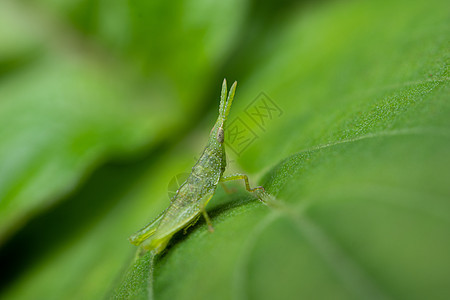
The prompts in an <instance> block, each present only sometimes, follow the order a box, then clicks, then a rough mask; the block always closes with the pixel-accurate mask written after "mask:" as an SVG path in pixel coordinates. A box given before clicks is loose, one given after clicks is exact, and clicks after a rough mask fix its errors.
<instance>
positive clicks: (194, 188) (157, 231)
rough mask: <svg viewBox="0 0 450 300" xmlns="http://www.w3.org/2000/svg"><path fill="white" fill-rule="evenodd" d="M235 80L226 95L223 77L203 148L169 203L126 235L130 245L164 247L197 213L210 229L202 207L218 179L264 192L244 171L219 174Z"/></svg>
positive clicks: (156, 249)
mask: <svg viewBox="0 0 450 300" xmlns="http://www.w3.org/2000/svg"><path fill="white" fill-rule="evenodd" d="M236 84H237V82H234V83H233V85H232V86H231V88H230V92H229V93H228V98H227V82H226V80H225V79H224V81H223V84H222V92H221V94H220V106H219V117H218V118H217V121H216V124H215V125H214V127H213V128H212V130H211V132H210V134H209V139H208V144H207V145H206V147H205V150H203V153H202V155H201V156H200V158H199V159H198V161H197V163H196V164H195V165H194V167H193V168H192V172H191V174H190V175H189V177H188V178H187V179H186V181H185V182H184V183H183V184H182V185H181V186H180V188H179V189H178V191H177V193H176V194H175V196H174V197H173V198H172V200H171V204H170V206H169V207H168V208H167V209H166V210H164V211H163V212H162V213H161V214H160V215H159V216H158V217H157V218H156V219H155V220H153V221H152V222H150V223H149V224H148V225H147V226H145V227H144V228H142V229H141V230H139V231H138V232H136V233H135V234H133V235H132V236H131V237H130V238H129V239H130V242H131V243H132V244H133V245H136V246H139V245H141V247H142V248H143V249H144V250H147V251H153V252H154V253H155V254H158V253H160V252H161V251H162V250H164V248H165V247H166V245H167V243H168V242H169V240H170V239H171V238H172V236H173V235H174V234H175V233H176V232H178V231H179V230H181V229H182V228H185V227H187V226H188V225H192V224H193V223H195V222H196V221H197V220H198V218H199V217H200V214H202V215H203V217H204V218H205V220H206V223H207V225H208V229H209V231H210V232H213V231H214V229H213V226H212V224H211V220H210V218H209V216H208V214H207V213H206V210H205V207H206V205H207V204H208V202H209V200H210V199H211V197H212V196H213V195H214V193H215V191H216V188H217V185H218V184H219V183H222V182H225V181H230V180H238V179H243V180H244V182H245V187H246V189H247V191H249V192H255V191H257V190H262V191H263V192H264V188H263V187H256V188H253V189H252V188H250V185H249V182H248V177H247V176H246V175H243V174H235V175H231V176H223V173H224V171H225V167H226V156H225V146H224V144H223V143H224V139H225V136H224V133H225V123H226V120H227V117H228V114H229V112H230V108H231V104H232V103H233V98H234V93H235V91H236Z"/></svg>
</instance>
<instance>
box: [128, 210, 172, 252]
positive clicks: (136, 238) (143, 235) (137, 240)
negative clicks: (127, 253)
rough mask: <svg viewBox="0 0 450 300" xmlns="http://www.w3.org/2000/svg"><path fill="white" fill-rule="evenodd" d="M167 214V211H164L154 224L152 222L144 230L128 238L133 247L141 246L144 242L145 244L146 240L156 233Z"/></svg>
mask: <svg viewBox="0 0 450 300" xmlns="http://www.w3.org/2000/svg"><path fill="white" fill-rule="evenodd" d="M165 213H166V210H165V211H163V212H162V213H161V214H160V215H159V216H158V217H156V219H154V220H153V221H152V222H150V223H149V224H148V225H146V226H145V227H144V228H142V229H141V230H139V231H137V232H136V233H134V234H133V235H131V236H130V237H129V238H128V239H129V240H130V243H132V244H133V245H136V246H139V245H140V244H142V242H144V241H145V240H146V239H148V238H149V237H151V236H152V235H153V234H154V233H155V232H156V229H157V228H158V225H159V222H160V221H161V219H162V218H163V216H164V215H165Z"/></svg>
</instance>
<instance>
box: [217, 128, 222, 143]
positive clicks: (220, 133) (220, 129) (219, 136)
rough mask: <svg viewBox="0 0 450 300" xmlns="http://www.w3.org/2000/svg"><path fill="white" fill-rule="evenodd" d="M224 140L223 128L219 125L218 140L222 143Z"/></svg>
mask: <svg viewBox="0 0 450 300" xmlns="http://www.w3.org/2000/svg"><path fill="white" fill-rule="evenodd" d="M223 140H224V136H223V128H222V127H219V129H218V130H217V141H218V142H219V143H221V144H222V143H223Z"/></svg>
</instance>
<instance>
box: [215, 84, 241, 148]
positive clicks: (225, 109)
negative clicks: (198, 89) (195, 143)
mask: <svg viewBox="0 0 450 300" xmlns="http://www.w3.org/2000/svg"><path fill="white" fill-rule="evenodd" d="M236 85H237V82H236V81H235V82H234V83H233V85H232V86H231V88H230V92H229V93H228V97H227V80H226V79H224V80H223V83H222V92H221V93H220V106H219V119H218V120H217V123H219V126H218V128H217V141H218V142H219V143H221V144H222V143H223V141H224V124H225V122H226V120H227V117H228V114H229V113H230V108H231V104H232V103H233V99H234V93H235V91H236ZM216 125H217V124H216Z"/></svg>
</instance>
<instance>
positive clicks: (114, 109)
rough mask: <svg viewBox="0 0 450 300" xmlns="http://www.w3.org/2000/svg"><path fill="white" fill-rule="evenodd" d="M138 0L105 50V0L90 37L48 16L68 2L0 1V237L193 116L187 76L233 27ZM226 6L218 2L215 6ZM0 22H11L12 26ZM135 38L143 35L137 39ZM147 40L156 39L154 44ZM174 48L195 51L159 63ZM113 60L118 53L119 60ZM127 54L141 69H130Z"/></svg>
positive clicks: (191, 77)
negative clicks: (112, 161) (104, 166)
mask: <svg viewBox="0 0 450 300" xmlns="http://www.w3.org/2000/svg"><path fill="white" fill-rule="evenodd" d="M44 2H45V1H44ZM144 2H145V1H141V2H134V3H133V5H136V6H137V7H134V6H133V5H132V6H133V7H130V8H128V9H127V10H126V11H127V12H128V13H130V14H132V11H134V10H136V11H135V13H137V14H139V16H138V17H134V18H132V16H129V18H131V19H130V20H134V21H136V22H138V24H135V25H133V26H132V27H131V28H128V29H127V30H128V31H130V32H128V31H127V34H131V35H132V36H133V40H131V41H123V45H120V47H119V46H117V47H113V48H112V49H111V50H110V51H107V50H106V47H110V46H111V45H109V44H108V42H107V41H104V39H106V38H107V36H106V37H105V35H107V33H105V30H106V29H104V30H103V29H102V28H103V27H102V26H103V25H102V24H103V23H102V22H103V21H104V22H111V21H113V22H115V21H116V19H115V14H114V13H113V12H111V10H114V9H115V11H117V9H120V8H114V6H110V9H107V10H99V11H97V13H99V15H95V16H92V18H94V17H95V18H97V19H96V20H95V22H94V21H92V22H91V23H92V24H98V23H99V22H100V23H99V24H100V25H99V28H97V27H96V26H94V28H91V29H90V30H91V31H92V32H91V33H92V34H97V38H98V39H99V40H98V41H95V38H92V39H89V38H88V37H86V36H84V35H82V34H80V32H78V31H76V30H73V28H71V26H68V24H64V22H63V21H62V19H59V18H58V17H57V16H58V14H62V13H65V12H70V11H72V9H75V8H74V7H71V6H70V5H74V3H72V4H70V5H69V7H60V6H59V5H62V4H63V3H62V2H61V3H57V2H51V3H41V2H40V1H36V3H34V4H28V3H27V4H26V5H25V4H23V3H20V2H17V3H15V2H10V1H5V2H2V3H1V4H0V11H1V15H2V16H4V18H2V19H1V21H0V22H1V24H2V26H0V27H1V28H2V30H1V31H0V41H1V42H0V67H1V69H0V76H2V75H3V76H4V80H2V81H0V95H1V100H2V101H1V103H0V136H1V141H0V158H1V159H2V165H1V167H0V199H1V202H0V243H2V242H3V241H4V240H6V238H7V237H8V236H9V235H10V234H11V233H13V232H14V231H15V230H17V229H19V228H21V227H22V226H23V225H24V224H25V223H26V222H27V220H28V219H30V218H31V217H33V216H34V215H35V214H36V213H40V212H42V211H43V210H45V209H47V208H48V207H50V206H51V205H53V204H54V203H56V202H57V201H59V200H60V199H61V198H62V197H64V196H66V195H68V194H69V193H70V192H71V191H73V190H74V189H75V188H76V187H77V186H78V185H79V184H80V183H81V182H83V178H85V177H86V176H87V175H89V174H90V173H91V171H92V170H93V169H94V168H95V167H97V166H99V165H100V164H101V163H102V162H104V161H106V160H107V159H108V158H110V157H117V156H124V155H130V154H131V153H130V151H133V152H137V151H138V150H139V149H143V147H146V149H149V148H150V147H152V146H154V145H156V144H158V143H160V142H161V140H163V139H167V138H168V137H167V134H168V133H171V134H172V135H173V136H176V134H177V132H180V131H183V130H184V129H183V126H184V124H186V123H188V122H189V121H190V120H192V119H191V118H193V117H194V116H195V114H194V115H192V112H193V111H194V110H195V108H196V107H199V103H200V102H201V101H202V100H203V99H204V98H202V97H198V96H197V95H198V94H200V92H199V91H201V90H202V87H201V85H198V84H194V81H195V82H197V81H204V80H206V78H205V77H207V76H209V75H210V74H211V70H212V66H215V65H217V64H220V61H221V59H222V57H223V56H224V54H225V53H226V49H225V45H227V44H229V42H228V41H229V39H230V38H231V37H232V35H233V32H234V31H235V29H233V27H229V28H223V27H221V26H219V24H220V23H217V22H218V20H217V18H210V17H207V18H206V17H205V16H203V15H202V14H200V15H198V10H194V12H195V13H189V11H188V13H187V15H184V13H186V11H185V10H180V11H173V10H172V9H171V6H168V4H164V2H161V3H160V4H159V8H158V9H154V8H152V7H148V8H145V9H144V8H142V7H139V6H140V5H141V6H145V5H146V4H145V3H144ZM54 5H56V6H54ZM77 5H80V6H79V8H80V7H83V4H82V3H78V4H77ZM109 5H110V3H109V4H108V7H109ZM116 5H122V6H123V5H126V4H125V3H122V2H120V3H117V4H116ZM190 5H195V4H193V3H192V4H190ZM196 5H201V3H199V4H196ZM231 5H232V3H224V4H222V6H223V8H224V10H227V9H228V10H229V9H230V7H231ZM41 6H42V7H41ZM49 7H53V8H49ZM211 8H212V7H211V6H210V8H209V9H208V10H211ZM46 9H47V10H50V11H53V13H54V15H51V14H48V13H45V12H46ZM160 9H161V10H163V11H167V12H168V13H169V12H170V13H172V14H173V15H170V16H169V17H170V18H172V19H173V22H174V23H177V24H178V25H177V26H178V27H180V28H183V29H186V30H189V31H187V32H183V31H180V30H179V29H180V28H176V27H170V26H169V27H166V26H163V25H164V24H165V22H167V21H168V20H167V18H166V16H164V15H161V14H160V12H159V10H160ZM205 9H206V8H205ZM235 11H236V12H238V10H235ZM214 12H216V10H214ZM150 13H151V14H154V16H153V15H149V14H150ZM103 14H107V15H106V16H105V18H107V20H106V19H105V20H104V18H103V17H102V16H103ZM216 14H218V15H219V13H217V12H216ZM155 16H157V18H155ZM220 16H221V18H223V16H222V15H220ZM238 16H239V14H235V15H233V17H232V19H233V20H235V21H236V20H237V19H238ZM111 18H112V19H111ZM129 18H122V19H118V21H117V22H120V20H122V21H126V20H128V19H129ZM219 19H220V18H219ZM232 19H230V20H232ZM145 22H147V23H145ZM148 22H150V23H148ZM208 22H211V24H209V23H208ZM141 23H142V24H141ZM237 24H238V22H236V25H235V26H237ZM129 25H130V24H129ZM104 26H106V25H104ZM124 26H125V25H124ZM130 26H131V25H130ZM3 28H18V32H16V34H11V32H10V31H8V30H3ZM145 28H147V29H152V30H155V31H157V30H158V28H159V29H163V28H167V29H170V30H172V31H173V32H167V33H163V34H160V35H157V36H154V35H151V34H150V35H149V34H143V32H141V31H142V30H144V29H145ZM145 30H146V29H145ZM114 32H117V31H114ZM144 37H145V38H148V39H149V40H148V41H146V42H144ZM219 37H220V38H219ZM155 38H159V39H161V40H160V41H159V42H156V43H155ZM113 40H114V41H116V42H120V41H121V40H120V39H118V38H117V37H114V39H113ZM150 41H151V42H150ZM187 41H188V42H189V43H187ZM181 45H183V49H184V50H185V51H184V52H183V53H184V54H183V55H188V56H189V57H191V58H193V56H192V54H193V53H195V54H196V55H197V54H198V56H199V57H198V59H193V60H192V61H189V64H185V63H184V61H183V60H184V56H183V57H179V58H178V59H177V60H174V56H173V55H169V56H167V57H171V61H170V63H167V62H162V61H160V59H158V57H161V55H160V54H161V53H159V55H158V53H155V51H156V52H158V51H159V52H161V51H162V49H167V48H169V49H172V50H173V52H174V53H179V46H181ZM112 46H114V45H112ZM116 48H120V49H122V48H123V50H121V51H119V50H120V49H119V50H117V49H116ZM154 48H158V49H159V50H157V49H156V50H155V49H154ZM219 49H220V51H219ZM188 50H189V51H188ZM177 51H178V52H177ZM186 51H188V52H186ZM138 52H139V53H138ZM133 53H134V54H133ZM136 53H138V54H136ZM177 55H180V54H177ZM143 56H145V57H143ZM119 57H124V60H125V58H126V60H128V61H127V62H128V64H127V66H125V65H124V64H123V63H122V62H119V59H118V58H119ZM135 60H136V61H139V62H141V63H142V62H145V66H144V67H143V66H137V65H136V63H134V61H135ZM130 66H131V67H130ZM180 66H183V68H181V70H180ZM187 67H189V69H187ZM141 69H142V70H141ZM194 70H195V72H194ZM161 80H162V81H161ZM146 85H149V86H150V88H149V87H147V86H146ZM180 91H183V92H180Z"/></svg>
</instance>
